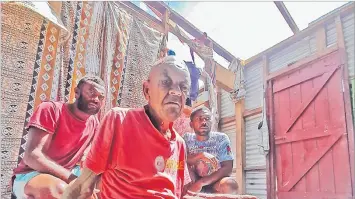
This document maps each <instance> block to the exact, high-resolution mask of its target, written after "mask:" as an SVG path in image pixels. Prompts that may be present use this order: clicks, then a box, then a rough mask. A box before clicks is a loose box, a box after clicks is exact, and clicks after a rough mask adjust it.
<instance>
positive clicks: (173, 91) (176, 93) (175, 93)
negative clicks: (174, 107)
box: [169, 85, 182, 97]
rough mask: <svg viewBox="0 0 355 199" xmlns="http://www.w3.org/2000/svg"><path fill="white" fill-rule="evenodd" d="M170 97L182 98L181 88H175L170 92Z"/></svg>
mask: <svg viewBox="0 0 355 199" xmlns="http://www.w3.org/2000/svg"><path fill="white" fill-rule="evenodd" d="M169 95H176V96H179V97H180V96H181V95H182V92H181V90H180V87H179V86H178V85H176V86H173V87H172V88H171V89H170V90H169Z"/></svg>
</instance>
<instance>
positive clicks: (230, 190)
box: [217, 177, 238, 194]
mask: <svg viewBox="0 0 355 199" xmlns="http://www.w3.org/2000/svg"><path fill="white" fill-rule="evenodd" d="M217 191H218V192H219V193H223V194H237V191H238V183H237V181H236V180H235V179H234V178H232V177H226V178H222V179H221V180H220V181H219V186H218V190H217Z"/></svg>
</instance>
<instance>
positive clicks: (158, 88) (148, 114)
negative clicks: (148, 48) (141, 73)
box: [62, 56, 190, 199]
mask: <svg viewBox="0 0 355 199" xmlns="http://www.w3.org/2000/svg"><path fill="white" fill-rule="evenodd" d="M189 90H190V76H189V71H188V69H187V66H186V65H185V64H184V63H183V62H180V61H177V60H176V57H174V56H167V57H165V58H163V59H162V60H160V61H158V63H156V64H154V65H153V67H152V69H151V72H150V74H149V78H148V80H147V81H145V82H144V84H143V93H144V96H145V98H146V99H147V101H148V104H147V105H146V106H145V107H143V108H137V109H123V108H113V109H112V110H111V111H109V112H108V113H107V114H106V115H105V117H104V118H103V121H102V122H101V124H100V130H99V132H98V134H97V135H96V137H95V138H94V141H93V144H92V148H91V150H90V152H89V154H88V156H87V159H86V162H85V166H84V169H83V173H82V175H81V176H80V177H79V178H78V179H77V181H75V182H74V183H73V184H72V185H71V186H69V187H68V189H67V190H66V191H65V192H64V194H63V197H62V198H64V199H69V198H70V199H78V198H86V197H88V196H90V195H91V193H92V191H93V188H94V185H95V183H96V182H97V180H98V176H101V181H100V183H99V186H98V188H99V189H100V197H101V198H104V199H117V198H119V199H125V198H127V199H129V198H135V199H140V198H141V199H143V198H144V199H150V198H152V199H153V198H181V197H182V195H183V187H184V185H185V184H187V183H189V182H190V178H189V175H188V170H187V166H186V163H185V160H186V147H185V143H184V141H183V139H182V138H181V137H180V136H179V134H178V133H176V132H175V130H174V129H173V128H172V124H173V122H174V121H175V120H176V119H177V118H178V117H179V116H180V115H181V113H182V111H183V108H184V104H185V101H186V96H187V94H188V93H189Z"/></svg>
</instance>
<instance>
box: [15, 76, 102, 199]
mask: <svg viewBox="0 0 355 199" xmlns="http://www.w3.org/2000/svg"><path fill="white" fill-rule="evenodd" d="M104 92H105V88H104V82H103V81H102V80H101V79H100V78H99V77H96V76H85V77H84V78H82V79H81V80H80V81H79V83H78V85H77V87H76V88H75V98H76V101H75V102H74V103H72V104H68V103H62V102H51V101H49V102H42V103H41V104H40V105H39V106H38V107H37V109H36V110H35V112H34V113H33V115H32V116H31V118H30V120H29V122H28V124H27V129H28V140H27V143H26V151H25V154H24V157H23V160H22V161H21V162H20V164H19V165H18V167H17V168H15V169H14V182H13V193H14V194H15V195H16V197H17V198H18V199H23V198H26V199H27V198H35V199H52V198H59V197H60V195H61V194H62V193H63V191H64V188H65V187H66V186H67V184H69V183H70V182H71V181H73V180H75V179H76V178H77V176H78V175H79V174H80V167H79V166H78V164H79V163H80V161H81V160H82V157H83V155H84V151H85V150H86V149H88V146H89V145H90V143H91V141H92V139H93V137H94V134H95V131H96V128H97V127H98V124H99V121H98V119H97V117H96V116H95V114H96V113H98V112H99V110H100V109H101V106H102V105H103V102H104V101H103V100H104Z"/></svg>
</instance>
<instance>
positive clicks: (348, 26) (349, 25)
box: [342, 13, 355, 78]
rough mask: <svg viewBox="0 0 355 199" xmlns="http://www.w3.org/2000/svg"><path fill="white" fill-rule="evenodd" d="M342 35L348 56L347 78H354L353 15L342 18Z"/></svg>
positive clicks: (354, 38)
mask: <svg viewBox="0 0 355 199" xmlns="http://www.w3.org/2000/svg"><path fill="white" fill-rule="evenodd" d="M342 25H343V33H344V40H345V48H346V53H347V55H348V59H347V61H348V69H349V70H348V71H349V76H350V77H352V78H355V77H354V76H355V72H354V71H355V62H354V51H355V49H354V40H355V37H354V28H355V27H354V13H351V14H349V15H347V16H344V17H343V18H342Z"/></svg>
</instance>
